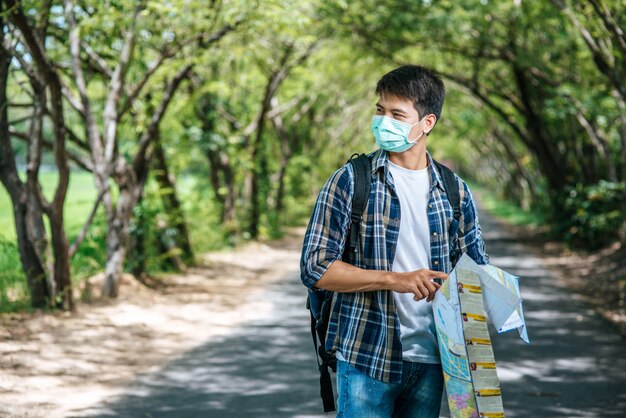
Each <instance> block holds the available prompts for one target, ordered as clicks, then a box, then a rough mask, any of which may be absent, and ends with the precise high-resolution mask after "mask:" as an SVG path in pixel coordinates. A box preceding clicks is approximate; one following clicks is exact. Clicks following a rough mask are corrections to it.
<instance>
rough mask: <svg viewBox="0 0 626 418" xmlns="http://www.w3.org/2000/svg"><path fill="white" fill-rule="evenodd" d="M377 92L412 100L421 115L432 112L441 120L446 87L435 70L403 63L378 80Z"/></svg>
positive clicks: (380, 94)
mask: <svg viewBox="0 0 626 418" xmlns="http://www.w3.org/2000/svg"><path fill="white" fill-rule="evenodd" d="M376 94H377V95H379V96H382V95H385V94H391V95H394V96H398V97H402V98H405V99H408V100H411V101H412V102H413V107H414V108H415V110H417V113H419V115H420V117H422V118H423V117H424V116H426V115H429V114H431V113H432V114H434V115H435V116H436V117H437V120H439V117H440V116H441V109H442V108H443V99H444V97H445V95H446V88H445V87H444V85H443V81H442V80H441V77H440V76H439V74H437V73H436V72H435V71H433V70H431V69H429V68H426V67H422V66H420V65H403V66H402V67H398V68H396V69H395V70H393V71H390V72H388V73H387V74H385V75H384V76H383V77H382V78H381V79H380V80H379V81H378V84H376Z"/></svg>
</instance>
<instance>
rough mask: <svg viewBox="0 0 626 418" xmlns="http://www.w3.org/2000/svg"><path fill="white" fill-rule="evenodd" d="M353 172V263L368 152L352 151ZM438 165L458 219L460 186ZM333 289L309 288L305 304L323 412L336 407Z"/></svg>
mask: <svg viewBox="0 0 626 418" xmlns="http://www.w3.org/2000/svg"><path fill="white" fill-rule="evenodd" d="M348 163H350V164H351V165H352V169H353V172H354V193H353V195H352V213H351V214H350V232H349V235H348V240H347V242H346V245H345V247H344V252H343V256H342V258H341V259H342V261H344V262H346V263H350V264H353V263H354V257H355V253H356V251H357V240H358V236H359V228H360V226H361V216H362V215H363V211H364V210H365V205H366V204H367V201H368V199H369V195H370V191H371V190H370V189H371V181H372V168H371V163H370V160H369V158H368V157H367V155H365V154H354V155H352V157H350V159H349V160H348ZM433 163H435V165H436V166H437V169H438V170H439V174H440V175H441V176H442V177H443V184H444V188H445V190H446V194H447V196H448V200H449V201H450V204H451V205H452V210H453V213H454V219H456V221H457V222H458V221H459V219H460V217H461V198H460V195H459V185H458V183H457V181H456V179H455V177H454V173H453V172H452V170H450V169H449V168H448V167H446V166H445V165H443V164H440V163H438V162H437V161H435V160H433ZM458 256H459V254H458V251H457V250H456V248H455V249H453V251H452V253H451V254H450V260H451V261H452V265H453V266H454V264H456V260H457V259H458ZM333 294H334V292H332V291H329V290H321V289H320V290H316V291H312V290H309V295H308V298H307V301H306V307H307V309H309V312H310V314H311V336H312V337H313V346H314V347H315V350H316V352H317V365H318V368H319V371H320V396H321V397H322V403H323V406H324V413H327V412H332V411H334V410H335V397H334V394H333V387H332V383H331V380H330V371H329V369H331V370H332V371H333V372H336V370H337V359H336V358H335V352H334V351H326V347H325V343H326V330H327V329H328V321H329V319H330V308H331V304H332V299H333Z"/></svg>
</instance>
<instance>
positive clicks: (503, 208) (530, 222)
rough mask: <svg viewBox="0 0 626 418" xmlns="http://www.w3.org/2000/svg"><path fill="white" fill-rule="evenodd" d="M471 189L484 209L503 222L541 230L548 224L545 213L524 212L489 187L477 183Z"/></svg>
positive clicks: (470, 185)
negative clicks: (540, 228)
mask: <svg viewBox="0 0 626 418" xmlns="http://www.w3.org/2000/svg"><path fill="white" fill-rule="evenodd" d="M469 187H470V189H471V191H472V194H474V195H475V196H476V197H477V198H478V199H479V200H480V204H481V206H482V207H483V208H485V209H486V210H487V211H488V212H489V213H490V214H491V215H493V216H495V217H496V218H498V219H501V220H502V221H504V222H506V223H509V224H512V225H518V226H527V227H531V228H539V227H541V226H543V225H545V224H546V222H547V219H546V215H545V214H544V213H541V212H540V211H537V210H524V209H522V208H521V207H520V206H519V205H517V204H515V203H513V202H510V201H508V200H506V199H503V198H502V197H500V196H498V195H497V194H496V193H495V192H493V191H492V190H489V189H488V188H487V187H484V186H481V185H479V184H477V183H469Z"/></svg>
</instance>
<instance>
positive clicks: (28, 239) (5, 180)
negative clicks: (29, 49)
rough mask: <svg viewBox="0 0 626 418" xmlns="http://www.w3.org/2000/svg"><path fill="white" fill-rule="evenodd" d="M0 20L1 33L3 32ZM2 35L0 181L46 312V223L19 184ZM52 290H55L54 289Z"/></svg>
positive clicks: (35, 302) (33, 292) (38, 302)
mask: <svg viewBox="0 0 626 418" xmlns="http://www.w3.org/2000/svg"><path fill="white" fill-rule="evenodd" d="M3 28H4V24H3V22H2V20H1V19H0V30H4V29H3ZM3 38H4V36H3V35H2V34H0V181H1V182H2V184H3V185H4V187H5V188H6V189H7V191H8V193H9V196H10V198H11V202H12V203H13V205H12V206H13V217H14V220H15V232H16V235H17V244H18V251H19V254H20V261H21V262H22V268H23V270H24V274H25V276H26V283H27V285H28V289H29V292H30V300H31V306H33V307H34V308H44V307H46V306H47V305H48V303H49V302H50V299H51V297H50V296H51V295H52V294H54V288H53V287H54V286H53V282H52V280H51V278H50V276H49V272H48V271H47V269H46V257H45V254H46V250H47V247H48V241H47V238H46V228H45V225H44V221H43V208H42V207H41V202H40V201H39V199H38V197H37V196H36V195H35V194H33V193H34V192H35V191H34V190H33V189H27V188H26V185H25V184H24V183H23V182H22V181H21V180H20V178H19V175H18V172H17V166H16V164H15V155H14V154H13V149H12V147H11V138H10V134H9V120H8V101H7V91H6V89H7V81H8V77H9V66H10V62H11V57H10V55H9V54H8V51H6V50H5V49H4V47H3V46H2V42H4V39H3ZM51 287H52V288H51Z"/></svg>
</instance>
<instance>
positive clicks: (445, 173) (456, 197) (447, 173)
mask: <svg viewBox="0 0 626 418" xmlns="http://www.w3.org/2000/svg"><path fill="white" fill-rule="evenodd" d="M433 162H434V163H435V165H436V166H437V169H438V170H439V174H441V177H443V188H444V189H445V190H446V194H447V195H448V200H449V201H450V204H451V205H452V211H453V213H454V219H456V220H457V221H458V220H459V219H461V195H460V194H459V183H458V182H457V181H456V177H455V176H454V173H453V172H452V170H450V169H449V168H448V167H446V166H445V165H443V164H441V163H440V162H438V161H435V160H434V159H433Z"/></svg>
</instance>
